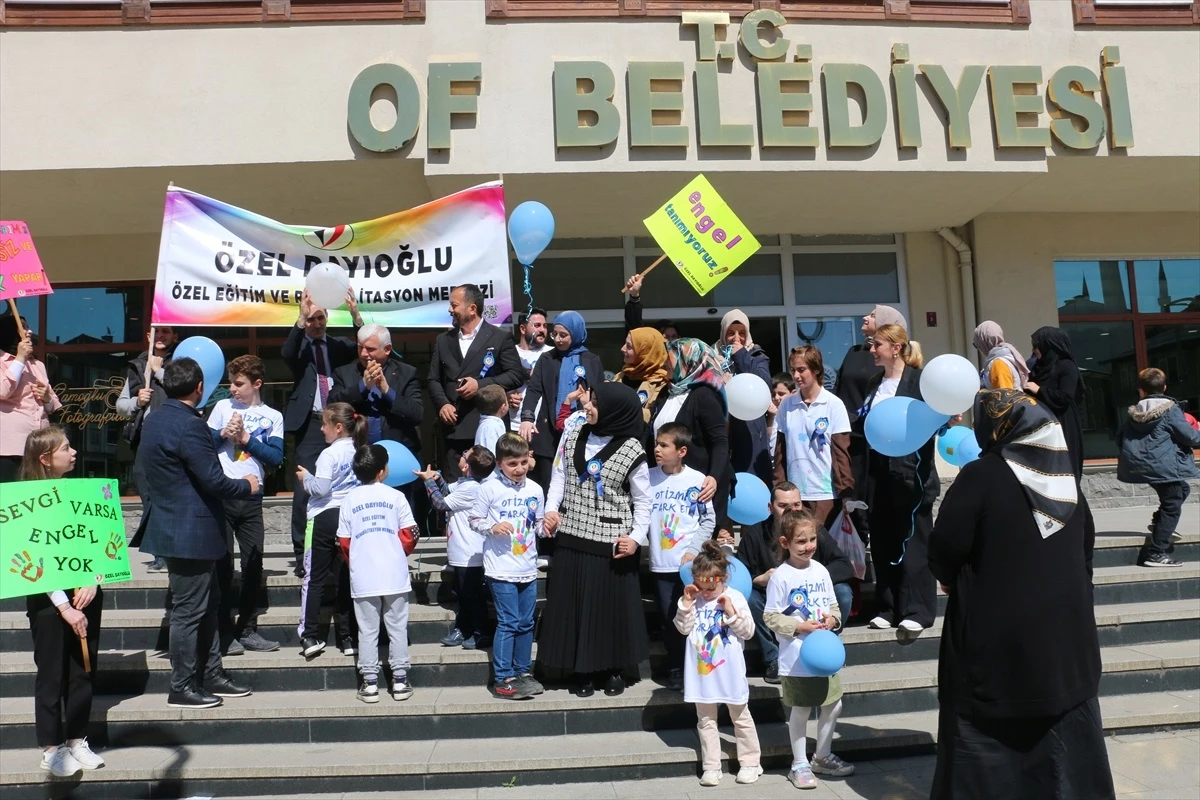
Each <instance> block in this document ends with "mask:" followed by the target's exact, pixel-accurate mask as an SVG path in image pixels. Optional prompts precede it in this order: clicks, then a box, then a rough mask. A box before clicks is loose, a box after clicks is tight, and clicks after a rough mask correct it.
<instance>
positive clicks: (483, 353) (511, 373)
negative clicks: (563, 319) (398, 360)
mask: <svg viewBox="0 0 1200 800" xmlns="http://www.w3.org/2000/svg"><path fill="white" fill-rule="evenodd" d="M450 318H451V320H452V322H453V324H454V327H453V328H451V329H450V330H448V331H446V332H445V333H442V334H439V335H438V337H437V343H436V344H435V345H434V353H433V359H432V360H431V362H430V364H429V396H430V398H432V400H433V406H434V408H436V409H437V410H438V419H439V420H440V421H441V423H442V433H443V435H444V437H445V439H446V457H445V460H444V461H443V462H442V472H443V474H444V475H446V477H447V479H448V480H452V479H454V478H457V477H459V475H458V459H459V456H461V455H462V453H463V451H465V450H466V449H467V448H469V447H470V446H471V445H472V444H473V443H474V442H475V429H476V428H477V427H479V409H478V408H476V407H475V398H476V396H477V395H478V394H479V390H480V388H482V387H484V386H487V385H488V384H493V383H494V384H496V385H497V386H500V387H502V388H503V389H504V390H505V391H506V392H508V391H512V390H513V389H516V388H517V387H519V386H521V384H523V383H525V380H526V377H525V369H524V368H523V367H522V366H521V359H520V358H519V357H518V356H517V348H516V345H514V344H513V340H512V336H511V335H510V334H509V333H508V331H504V330H501V329H500V328H497V327H496V326H495V325H490V324H488V323H487V322H484V321H483V292H481V291H480V290H479V287H478V286H475V285H474V284H470V283H466V284H463V285H462V286H455V287H454V289H453V290H452V291H451V292H450Z"/></svg>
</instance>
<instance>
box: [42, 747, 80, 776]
mask: <svg viewBox="0 0 1200 800" xmlns="http://www.w3.org/2000/svg"><path fill="white" fill-rule="evenodd" d="M42 769H44V770H46V771H48V772H49V773H50V774H51V775H53V776H55V777H56V778H69V777H71V776H72V775H78V774H79V773H80V771H82V770H83V765H82V764H80V763H79V762H78V761H76V760H75V756H73V755H71V748H69V747H67V746H66V745H65V744H60V745H59V746H58V747H56V748H54V749H53V750H45V751H43V752H42Z"/></svg>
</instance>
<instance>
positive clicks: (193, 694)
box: [167, 686, 225, 708]
mask: <svg viewBox="0 0 1200 800" xmlns="http://www.w3.org/2000/svg"><path fill="white" fill-rule="evenodd" d="M223 702H225V701H224V700H222V699H221V698H219V697H215V696H213V695H211V694H209V693H208V692H206V691H204V689H202V688H200V687H199V686H189V687H188V688H186V689H184V690H183V691H182V692H171V693H170V694H169V695H167V705H168V706H170V707H171V708H216V707H217V706H219V705H221V703H223Z"/></svg>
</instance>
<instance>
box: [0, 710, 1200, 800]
mask: <svg viewBox="0 0 1200 800" xmlns="http://www.w3.org/2000/svg"><path fill="white" fill-rule="evenodd" d="M418 696H419V695H418ZM416 699H417V697H414V698H413V700H410V701H409V702H410V703H412V702H414V701H416ZM593 699H594V698H593ZM388 702H389V701H383V700H381V701H380V703H379V704H378V705H377V706H375V707H373V708H378V709H380V711H376V712H374V713H373V714H372V712H371V710H370V709H369V710H368V712H367V713H368V715H372V716H373V715H375V714H383V713H384V711H383V709H388V706H387V705H386V704H387V703H388ZM497 702H500V701H497ZM543 702H547V701H546V700H545V698H539V699H536V700H533V701H529V704H531V705H532V704H537V703H543ZM231 705H232V703H231ZM360 705H361V704H360ZM404 705H405V704H403V703H399V704H397V703H391V706H393V707H402V706H404ZM510 705H513V704H502V707H508V706H510ZM1100 706H1101V713H1102V715H1103V718H1104V726H1105V728H1106V730H1108V731H1110V732H1112V733H1132V732H1138V731H1146V730H1160V729H1166V728H1173V727H1195V726H1196V725H1197V723H1200V693H1198V692H1196V691H1190V692H1181V693H1167V692H1163V693H1158V694H1134V695H1115V696H1111V697H1104V698H1102V699H1101V701H1100ZM364 708H366V707H365V706H364ZM388 710H391V709H388ZM200 713H205V712H200ZM207 713H220V711H219V710H218V712H207ZM508 716H512V717H513V718H515V719H522V718H524V715H511V714H510V715H508ZM593 716H596V715H593ZM330 722H333V720H330ZM936 733H937V712H936V711H934V710H927V711H918V712H897V713H889V714H878V715H871V716H856V715H853V714H850V713H845V714H843V716H842V719H841V721H840V722H839V724H838V733H837V739H836V740H835V742H836V743H835V750H836V752H838V754H839V755H842V756H844V757H846V758H847V759H848V760H850V761H861V760H869V759H872V758H884V757H888V756H894V755H905V754H912V753H928V752H931V751H932V748H933V745H934V743H935V741H936ZM515 734H516V735H514V736H511V737H509V736H506V737H488V738H472V739H467V738H436V735H428V736H421V737H419V738H413V739H410V740H406V741H390V740H374V741H341V742H330V741H321V742H319V743H308V744H304V743H296V744H289V745H288V746H286V747H280V746H279V745H278V744H276V743H274V742H272V743H262V744H246V743H239V744H224V745H222V744H208V745H203V744H200V745H185V744H181V743H180V742H178V741H176V740H173V739H172V738H170V736H169V735H168V734H167V733H165V732H164V734H163V735H162V736H161V737H159V738H158V740H157V741H156V742H154V743H153V744H147V745H138V744H135V745H131V746H126V745H124V744H123V743H120V744H118V745H117V746H114V747H112V748H109V749H106V750H104V751H103V755H104V756H105V758H106V760H107V761H108V765H107V766H106V767H105V768H104V769H102V770H97V771H95V772H86V773H83V775H82V777H81V778H80V779H78V784H76V783H75V782H74V780H73V781H71V782H61V783H62V784H63V785H64V788H65V789H67V790H68V791H70V796H71V797H73V798H79V799H80V800H87V798H93V797H105V798H110V797H184V796H189V795H200V794H207V795H210V796H229V795H233V794H240V795H247V796H254V795H267V794H276V795H282V794H288V795H298V794H302V793H312V792H339V791H340V792H350V791H354V792H370V791H379V792H399V791H414V790H421V789H455V788H458V789H461V788H466V787H478V786H499V785H501V784H508V785H510V786H530V785H535V784H556V783H557V784H562V783H578V782H587V781H612V780H631V779H645V778H658V777H670V776H679V775H693V774H695V771H696V736H695V732H694V730H691V729H679V730H667V731H647V730H625V731H621V732H589V733H570V732H567V731H565V730H560V731H555V732H553V733H550V734H531V733H529V732H527V731H525V730H520V731H516V732H515ZM759 737H760V740H761V743H762V750H763V758H764V762H765V764H766V766H767V767H768V768H770V769H782V768H784V767H785V766H786V763H787V762H788V761H789V760H790V758H791V749H790V744H789V740H788V735H787V728H786V726H785V725H784V724H782V723H778V722H774V723H771V722H768V723H765V724H762V725H760V726H759ZM722 739H723V749H724V750H725V760H726V761H731V760H732V756H733V753H734V749H733V742H732V737H731V733H730V730H729V729H728V728H727V727H726V728H723V729H722ZM37 758H38V755H37V753H36V751H33V750H28V751H26V752H25V754H23V755H18V754H15V753H14V754H11V755H9V756H7V757H5V758H4V759H2V760H0V786H3V787H4V797H5V800H25V799H26V798H30V799H32V798H37V800H41V798H43V797H45V796H46V791H47V789H46V786H45V783H44V782H45V776H46V774H45V773H44V772H43V771H41V770H40V769H38V768H37ZM831 783H833V782H832V781H831ZM517 796H520V789H517V790H516V793H515V794H514V797H517Z"/></svg>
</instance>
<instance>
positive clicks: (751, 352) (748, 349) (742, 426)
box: [716, 308, 774, 486]
mask: <svg viewBox="0 0 1200 800" xmlns="http://www.w3.org/2000/svg"><path fill="white" fill-rule="evenodd" d="M716 349H717V352H719V353H722V354H724V355H725V357H726V359H727V360H728V362H729V371H730V372H732V373H733V374H734V375H741V374H742V373H750V374H752V375H757V376H758V377H760V378H762V381H763V383H765V384H766V385H767V386H770V385H771V361H770V359H769V358H768V357H767V354H766V353H765V352H764V351H763V349H762V348H761V347H759V346H758V345H756V344H755V343H754V340H753V339H751V338H750V319H749V318H748V317H747V316H746V314H745V313H744V312H743V311H742V310H741V309H737V308H735V309H734V310H733V311H730V312H729V313H728V314H726V315H725V316H724V317H722V319H721V339H720V341H718V342H717V343H716ZM729 457H730V461H731V462H732V464H733V471H734V472H749V473H752V474H754V475H757V476H758V477H759V478H761V479H762V481H763V483H765V484H767V485H768V486H770V485H771V478H772V475H773V472H774V465H773V464H772V462H771V443H770V440H769V437H768V436H767V417H766V415H765V414H764V415H763V416H762V417H761V418H759V419H752V420H741V419H738V418H736V417H730V418H729Z"/></svg>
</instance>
